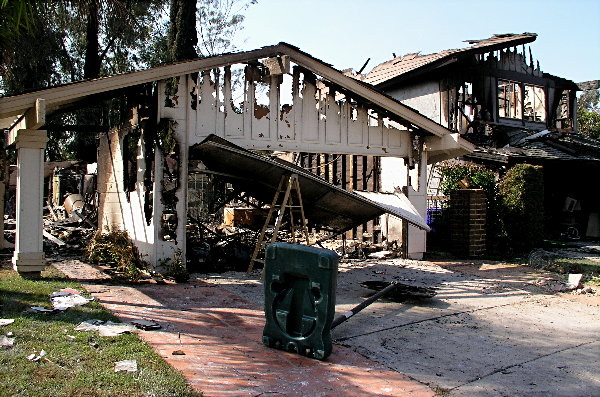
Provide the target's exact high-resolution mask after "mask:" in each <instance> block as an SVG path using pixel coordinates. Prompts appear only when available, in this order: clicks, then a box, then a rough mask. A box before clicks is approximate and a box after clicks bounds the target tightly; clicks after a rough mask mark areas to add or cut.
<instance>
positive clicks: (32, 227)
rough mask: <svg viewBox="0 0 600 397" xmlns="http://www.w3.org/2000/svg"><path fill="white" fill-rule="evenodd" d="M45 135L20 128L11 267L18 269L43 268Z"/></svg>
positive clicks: (35, 271) (37, 270) (23, 270)
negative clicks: (15, 224)
mask: <svg viewBox="0 0 600 397" xmlns="http://www.w3.org/2000/svg"><path fill="white" fill-rule="evenodd" d="M47 141H48V136H47V135H46V131H44V130H20V131H19V133H18V134H17V138H16V140H15V145H16V148H17V211H16V215H17V230H16V232H17V233H16V237H15V251H14V254H13V258H12V262H13V269H14V270H16V271H18V272H19V273H37V272H41V271H42V270H44V267H45V259H44V251H43V246H42V238H43V237H42V231H43V230H44V224H43V219H42V200H43V194H44V190H43V183H44V149H45V148H46V142H47Z"/></svg>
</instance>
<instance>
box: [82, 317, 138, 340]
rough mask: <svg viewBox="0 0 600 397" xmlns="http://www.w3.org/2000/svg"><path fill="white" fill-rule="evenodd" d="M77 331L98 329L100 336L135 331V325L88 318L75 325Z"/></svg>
mask: <svg viewBox="0 0 600 397" xmlns="http://www.w3.org/2000/svg"><path fill="white" fill-rule="evenodd" d="M75 331H98V333H99V334H100V336H117V335H121V334H124V333H131V332H135V327H134V326H133V325H131V324H128V323H113V322H112V321H102V320H96V319H94V320H86V321H84V322H82V323H81V324H79V325H78V326H77V327H75Z"/></svg>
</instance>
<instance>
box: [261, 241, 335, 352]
mask: <svg viewBox="0 0 600 397" xmlns="http://www.w3.org/2000/svg"><path fill="white" fill-rule="evenodd" d="M337 270H338V256H337V254H336V253H335V252H333V251H330V250H326V249H322V248H315V247H308V246H305V245H298V244H288V243H273V244H270V245H268V246H267V251H266V254H265V316H266V324H265V328H264V330H263V342H264V344H265V345H267V346H269V347H274V348H278V349H283V350H287V351H291V352H296V353H298V354H302V355H306V356H308V357H313V358H317V359H319V360H324V359H325V358H327V356H329V354H331V347H332V344H331V322H332V321H333V317H334V314H335V288H336V279H337Z"/></svg>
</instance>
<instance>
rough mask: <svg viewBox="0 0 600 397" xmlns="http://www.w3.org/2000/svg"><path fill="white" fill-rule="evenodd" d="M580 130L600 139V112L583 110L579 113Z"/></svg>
mask: <svg viewBox="0 0 600 397" xmlns="http://www.w3.org/2000/svg"><path fill="white" fill-rule="evenodd" d="M577 126H578V129H579V132H581V133H582V134H585V135H588V136H590V137H592V138H594V139H598V140H600V113H596V112H593V111H588V110H585V109H584V110H581V111H579V112H578V113H577Z"/></svg>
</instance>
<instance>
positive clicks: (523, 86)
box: [496, 78, 548, 124]
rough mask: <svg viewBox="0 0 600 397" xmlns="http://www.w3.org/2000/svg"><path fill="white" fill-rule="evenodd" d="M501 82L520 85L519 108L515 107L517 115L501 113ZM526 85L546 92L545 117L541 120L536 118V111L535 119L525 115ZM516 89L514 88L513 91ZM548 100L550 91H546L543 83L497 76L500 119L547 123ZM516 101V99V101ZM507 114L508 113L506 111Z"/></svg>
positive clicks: (497, 113)
mask: <svg viewBox="0 0 600 397" xmlns="http://www.w3.org/2000/svg"><path fill="white" fill-rule="evenodd" d="M501 83H506V84H512V86H513V87H519V88H518V89H519V95H520V98H519V105H518V109H515V112H514V113H515V116H514V117H513V116H501V115H500V109H501V105H500V101H501V99H502V98H501V97H500V84H501ZM526 87H531V88H534V89H535V88H538V89H540V90H541V92H542V93H543V94H544V97H543V109H544V114H543V117H542V118H541V119H540V120H536V119H535V113H534V119H528V118H527V116H526V115H525V92H526ZM514 92H515V91H514V90H513V93H514ZM547 101H548V93H547V92H546V87H544V86H541V85H536V84H530V83H525V82H523V81H515V80H510V79H503V78H497V79H496V115H497V117H498V120H515V121H521V122H527V123H537V124H545V123H546V122H547V120H548V109H547V107H548V106H547ZM515 102H516V101H515ZM505 114H506V113H505Z"/></svg>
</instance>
